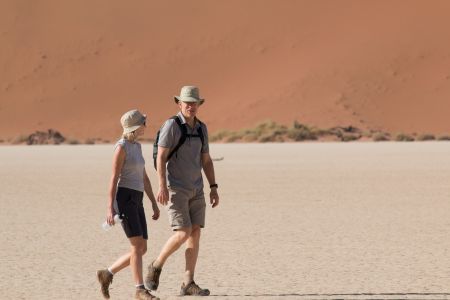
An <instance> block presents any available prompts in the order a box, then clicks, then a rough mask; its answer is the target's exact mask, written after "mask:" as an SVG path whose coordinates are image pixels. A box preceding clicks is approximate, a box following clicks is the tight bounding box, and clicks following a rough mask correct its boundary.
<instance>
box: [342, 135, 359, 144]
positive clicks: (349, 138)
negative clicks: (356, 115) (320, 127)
mask: <svg viewBox="0 0 450 300" xmlns="http://www.w3.org/2000/svg"><path fill="white" fill-rule="evenodd" d="M340 138H341V141H343V142H351V141H356V140H359V139H360V138H361V135H360V134H342V135H341V137H340Z"/></svg>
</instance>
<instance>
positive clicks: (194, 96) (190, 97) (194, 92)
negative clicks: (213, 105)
mask: <svg viewBox="0 0 450 300" xmlns="http://www.w3.org/2000/svg"><path fill="white" fill-rule="evenodd" d="M174 99H175V102H176V103H178V101H182V102H197V103H198V104H200V105H202V104H203V102H205V99H202V98H200V92H199V90H198V87H196V86H192V85H186V86H183V87H182V88H181V92H180V96H174Z"/></svg>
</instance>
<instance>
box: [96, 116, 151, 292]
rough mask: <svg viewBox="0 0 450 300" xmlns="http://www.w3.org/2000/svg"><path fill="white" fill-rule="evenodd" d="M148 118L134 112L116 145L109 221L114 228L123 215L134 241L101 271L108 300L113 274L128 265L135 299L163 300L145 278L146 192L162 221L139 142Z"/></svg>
mask: <svg viewBox="0 0 450 300" xmlns="http://www.w3.org/2000/svg"><path fill="white" fill-rule="evenodd" d="M146 118H147V117H146V116H145V115H143V114H141V113H140V112H139V111H138V110H131V111H129V112H126V113H125V114H124V115H123V116H122V118H121V119H120V122H121V124H122V127H123V136H122V138H121V139H120V140H119V141H118V142H117V143H116V145H115V152H114V159H113V173H112V176H111V182H110V187H109V201H108V211H107V216H106V220H107V222H108V224H110V225H114V215H116V214H118V213H120V216H121V218H122V227H123V229H124V231H125V234H126V235H127V237H128V239H129V241H130V244H131V249H130V252H128V253H126V254H124V255H123V256H121V257H120V258H119V259H117V260H116V262H115V263H113V264H112V265H111V266H110V267H109V268H107V269H104V270H99V271H97V278H98V281H99V282H100V285H101V291H102V294H103V296H104V297H105V298H106V299H109V285H110V284H111V283H112V279H113V275H114V274H115V273H117V272H119V271H120V270H122V269H123V268H125V267H127V266H128V265H130V266H131V271H132V274H133V279H134V281H135V283H136V294H135V299H159V298H156V297H155V296H153V295H151V294H150V291H148V290H147V289H146V288H145V286H144V281H143V279H142V256H143V255H144V254H145V252H146V251H147V239H148V235H147V223H146V220H145V214H144V207H143V204H142V199H143V196H144V193H143V192H144V191H145V193H146V194H147V196H148V198H149V199H150V201H151V203H152V208H153V217H152V219H153V220H157V219H158V218H159V208H158V205H157V203H156V200H155V196H154V195H153V191H152V186H151V184H150V180H149V178H148V176H147V172H146V171H145V161H144V158H143V156H142V149H141V144H139V143H138V142H137V139H138V138H139V137H140V136H142V135H143V134H144V131H145V122H146ZM114 200H116V203H114ZM116 205H117V206H116ZM117 208H118V211H117Z"/></svg>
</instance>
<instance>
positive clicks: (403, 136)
mask: <svg viewBox="0 0 450 300" xmlns="http://www.w3.org/2000/svg"><path fill="white" fill-rule="evenodd" d="M395 140H396V141H397V142H412V141H414V137H412V136H411V135H408V134H404V133H399V134H397V136H396V137H395Z"/></svg>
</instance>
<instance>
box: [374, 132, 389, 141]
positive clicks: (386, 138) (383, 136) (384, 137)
mask: <svg viewBox="0 0 450 300" xmlns="http://www.w3.org/2000/svg"><path fill="white" fill-rule="evenodd" d="M373 140H374V141H375V142H384V141H389V140H390V138H389V135H387V134H386V133H383V132H378V133H376V134H374V135H373Z"/></svg>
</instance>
